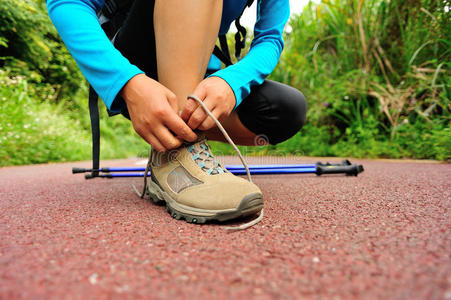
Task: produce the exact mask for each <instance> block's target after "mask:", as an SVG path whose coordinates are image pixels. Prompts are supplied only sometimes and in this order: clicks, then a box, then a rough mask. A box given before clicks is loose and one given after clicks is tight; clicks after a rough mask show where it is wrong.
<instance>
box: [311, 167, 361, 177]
mask: <svg viewBox="0 0 451 300" xmlns="http://www.w3.org/2000/svg"><path fill="white" fill-rule="evenodd" d="M361 172H363V166H362V165H357V164H353V165H350V166H324V165H317V166H316V175H318V176H321V175H323V174H343V173H344V174H346V175H348V176H357V175H359V173H361Z"/></svg>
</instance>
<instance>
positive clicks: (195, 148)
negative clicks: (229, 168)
mask: <svg viewBox="0 0 451 300" xmlns="http://www.w3.org/2000/svg"><path fill="white" fill-rule="evenodd" d="M186 150H187V151H188V152H189V153H191V157H192V158H193V160H194V161H195V162H196V164H197V165H198V166H199V167H200V168H201V169H202V171H204V172H205V173H207V174H208V175H217V174H222V173H225V168H223V167H222V166H221V164H220V163H219V162H218V161H217V160H216V159H215V158H214V156H213V154H212V153H211V149H210V147H209V146H208V145H207V143H206V142H205V139H204V140H201V141H199V142H197V143H194V144H191V145H189V146H186Z"/></svg>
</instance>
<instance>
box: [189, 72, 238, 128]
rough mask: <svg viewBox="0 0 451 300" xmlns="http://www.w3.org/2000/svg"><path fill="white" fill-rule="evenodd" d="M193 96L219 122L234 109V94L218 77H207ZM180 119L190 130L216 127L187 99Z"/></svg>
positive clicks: (200, 108) (195, 103) (196, 104)
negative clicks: (200, 101)
mask: <svg viewBox="0 0 451 300" xmlns="http://www.w3.org/2000/svg"><path fill="white" fill-rule="evenodd" d="M193 94H194V95H196V96H197V97H199V99H200V100H202V102H203V103H204V104H205V105H206V106H207V108H208V109H209V110H210V111H211V113H212V114H213V115H214V116H215V117H216V119H218V120H219V121H221V120H222V119H224V118H227V117H228V116H229V115H230V113H231V112H232V110H233V108H234V107H235V103H236V99H235V94H234V93H233V90H232V88H231V87H230V86H229V84H228V83H227V82H226V81H225V80H224V79H222V78H220V77H209V78H206V79H204V80H202V81H201V82H200V83H199V85H198V86H197V87H196V89H195V90H194V92H193ZM181 117H182V119H183V120H184V121H185V122H186V123H187V124H188V126H189V127H191V129H192V130H194V129H200V130H208V129H210V128H212V127H214V126H215V125H216V124H215V123H214V121H213V120H212V119H211V118H210V117H209V116H208V115H207V113H206V112H205V111H204V109H203V108H202V107H201V106H200V105H199V104H198V103H197V102H196V101H195V100H193V99H188V101H187V102H186V103H185V107H184V108H183V111H182V114H181Z"/></svg>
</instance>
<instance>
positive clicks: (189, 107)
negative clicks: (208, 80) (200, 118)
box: [181, 83, 207, 121]
mask: <svg viewBox="0 0 451 300" xmlns="http://www.w3.org/2000/svg"><path fill="white" fill-rule="evenodd" d="M193 94H194V95H196V96H197V98H199V99H200V100H201V101H204V100H205V98H207V90H206V89H205V88H204V87H203V85H202V83H201V84H199V85H198V86H197V87H196V89H195V90H194V92H193ZM198 107H199V103H197V101H196V100H194V99H191V98H189V99H188V100H187V101H186V103H185V106H184V107H183V111H182V114H181V117H182V119H183V120H184V121H188V120H189V118H190V117H191V115H192V114H193V112H194V111H195V110H196V109H197V108H198Z"/></svg>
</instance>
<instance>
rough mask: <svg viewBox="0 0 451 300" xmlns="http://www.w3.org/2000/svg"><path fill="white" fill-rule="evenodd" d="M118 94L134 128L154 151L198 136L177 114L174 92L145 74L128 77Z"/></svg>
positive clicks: (191, 140)
mask: <svg viewBox="0 0 451 300" xmlns="http://www.w3.org/2000/svg"><path fill="white" fill-rule="evenodd" d="M121 96H122V97H123V98H124V100H125V102H126V103H127V108H128V112H129V114H130V119H131V121H132V124H133V128H134V129H135V131H136V132H137V133H138V134H139V135H140V136H141V137H142V138H143V139H144V140H146V141H147V142H148V143H149V144H151V145H152V147H153V148H154V149H155V150H157V151H159V152H162V151H166V150H169V149H173V148H177V147H179V146H180V145H181V144H182V141H183V140H187V141H190V142H193V141H195V140H196V139H197V135H196V134H195V133H194V132H193V131H192V130H191V128H189V127H188V125H186V123H185V122H184V121H183V120H182V119H181V118H180V117H179V116H178V114H177V112H178V105H177V97H176V96H175V94H174V93H172V92H171V91H170V90H169V89H167V88H166V87H164V86H163V85H162V84H160V83H159V82H157V81H155V80H153V79H151V78H149V77H147V76H146V75H145V74H138V75H136V76H134V77H133V78H132V79H130V80H129V81H128V82H127V84H126V85H125V86H124V87H123V88H122V90H121ZM171 131H172V132H171ZM173 133H175V134H176V136H174V134H173Z"/></svg>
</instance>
